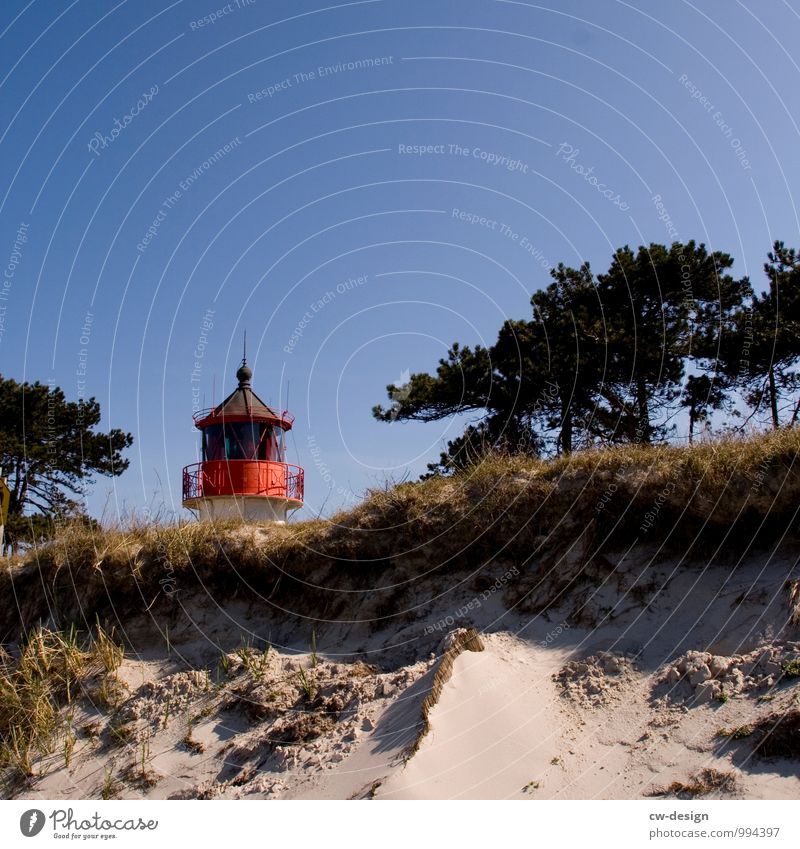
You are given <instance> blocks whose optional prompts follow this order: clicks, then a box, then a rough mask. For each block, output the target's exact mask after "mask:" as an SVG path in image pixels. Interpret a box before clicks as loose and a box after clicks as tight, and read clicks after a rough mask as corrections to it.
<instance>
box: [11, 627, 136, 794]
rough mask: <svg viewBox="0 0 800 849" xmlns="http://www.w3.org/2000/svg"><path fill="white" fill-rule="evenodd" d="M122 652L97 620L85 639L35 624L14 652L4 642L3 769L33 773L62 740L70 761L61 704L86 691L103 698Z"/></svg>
mask: <svg viewBox="0 0 800 849" xmlns="http://www.w3.org/2000/svg"><path fill="white" fill-rule="evenodd" d="M123 654H124V650H123V647H122V646H121V645H120V644H119V643H118V642H117V641H116V640H115V639H114V637H113V635H112V634H109V633H108V632H107V631H105V630H103V628H101V627H100V626H99V625H98V626H96V627H95V629H94V631H93V633H92V634H91V635H90V636H89V637H88V638H87V639H81V637H80V635H79V634H78V633H77V632H76V631H75V630H74V629H70V630H68V631H64V632H57V631H52V630H49V629H46V628H36V629H33V630H32V631H30V632H29V633H28V634H26V635H25V636H24V638H23V639H22V641H21V643H20V645H19V647H18V650H17V651H16V653H15V654H14V655H12V654H10V653H9V652H7V651H6V650H5V649H2V648H0V770H3V771H5V773H6V776H7V777H9V778H12V779H13V778H19V777H29V776H30V775H32V773H33V765H34V762H35V761H36V760H37V759H39V758H41V757H43V756H47V755H51V754H53V753H54V752H56V750H57V749H58V747H59V745H61V747H62V755H63V758H64V762H65V763H66V764H67V765H69V760H70V758H71V755H72V750H73V746H74V743H75V733H74V729H73V728H72V727H71V725H70V721H69V715H68V714H67V715H65V714H64V711H63V708H64V707H66V706H69V705H71V704H73V703H74V702H75V701H76V700H77V699H79V698H82V697H89V698H90V699H92V700H93V701H94V702H98V703H100V704H103V703H104V701H103V693H108V692H110V691H111V689H112V688H113V681H114V673H115V672H116V670H117V669H118V668H119V666H120V664H121V663H122V659H123Z"/></svg>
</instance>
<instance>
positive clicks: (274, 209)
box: [0, 0, 800, 518]
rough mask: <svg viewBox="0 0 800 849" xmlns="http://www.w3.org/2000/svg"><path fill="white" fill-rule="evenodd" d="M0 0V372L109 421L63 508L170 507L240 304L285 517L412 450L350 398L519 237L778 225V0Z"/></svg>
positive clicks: (539, 283) (437, 436)
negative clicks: (104, 461)
mask: <svg viewBox="0 0 800 849" xmlns="http://www.w3.org/2000/svg"><path fill="white" fill-rule="evenodd" d="M0 5H1V8H2V20H0V32H2V39H1V40H0V47H1V48H2V49H1V50H0V81H2V104H3V119H4V120H3V121H2V123H1V124H0V131H1V132H2V137H1V139H0V154H1V155H0V175H1V179H0V203H2V207H1V208H0V260H2V265H3V269H4V277H3V279H2V291H0V315H1V316H2V318H0V321H1V322H2V324H0V331H1V332H2V336H1V337H0V371H2V372H3V374H5V375H8V376H11V377H14V378H17V379H23V378H24V379H26V380H31V381H32V380H36V379H38V380H40V381H42V382H48V381H53V382H55V383H56V384H58V385H60V386H61V387H62V388H63V389H64V391H65V392H66V394H67V396H68V397H70V398H72V399H76V398H77V397H79V395H81V394H85V395H86V396H89V395H94V396H96V397H97V398H98V400H99V401H100V403H101V406H102V408H103V412H104V425H105V426H107V427H108V426H113V427H120V428H123V429H125V430H129V431H131V432H132V433H133V434H134V437H135V444H134V446H133V448H132V449H131V450H130V451H129V456H130V457H131V466H130V469H129V471H128V472H126V473H125V474H124V475H123V476H122V477H120V478H115V479H113V480H109V479H105V478H99V479H98V482H97V483H96V485H95V486H94V487H93V490H92V493H91V496H90V499H89V505H90V508H91V510H92V512H94V513H95V515H98V514H100V513H101V512H102V511H103V510H105V511H106V516H107V517H109V518H112V517H113V516H114V515H116V513H117V512H119V511H124V510H131V509H137V510H141V509H142V508H144V507H145V506H146V505H150V506H151V507H152V508H154V509H159V508H162V509H163V510H166V511H167V512H169V511H172V510H176V511H178V512H179V513H180V512H181V508H180V480H181V468H182V466H183V465H185V464H187V463H190V462H193V461H194V460H195V459H196V454H197V448H198V439H197V435H196V431H194V430H193V427H192V424H191V414H192V409H193V406H195V407H196V406H198V405H200V406H210V405H211V403H212V401H219V400H221V398H222V397H223V396H224V395H225V394H227V392H229V391H230V390H231V389H232V388H233V387H234V385H235V378H234V373H235V371H236V368H237V366H238V365H239V361H240V359H241V351H242V337H243V333H244V330H245V329H246V330H247V339H248V360H249V362H250V364H251V365H252V367H253V369H254V372H255V375H254V381H253V382H254V387H255V389H256V391H257V392H258V393H259V394H260V395H261V397H262V398H263V399H264V400H265V401H267V402H271V403H273V404H275V405H285V404H286V398H287V396H288V405H289V408H290V409H291V410H292V412H294V414H295V415H296V417H297V421H296V425H295V428H294V430H293V431H292V434H291V438H290V440H289V443H288V446H289V460H290V461H292V462H296V463H299V464H301V465H303V466H304V467H305V468H306V493H307V503H308V506H307V507H306V509H305V510H304V511H303V512H302V513H301V514H298V518H299V517H302V516H311V515H314V514H315V513H316V512H317V511H318V510H320V509H324V512H325V513H329V512H330V511H331V510H333V509H334V508H337V507H340V506H344V505H347V504H348V503H351V502H352V501H353V500H354V499H357V498H359V497H360V496H361V494H363V492H364V490H365V489H366V488H367V487H369V486H372V485H375V484H380V483H381V482H383V481H385V480H386V479H387V478H392V479H395V480H397V479H401V478H403V477H404V476H406V475H410V476H411V477H415V476H416V475H418V474H419V473H420V472H421V471H422V470H424V468H425V465H426V463H428V462H430V461H432V460H434V459H436V458H437V457H438V454H439V452H440V450H441V448H442V444H443V442H444V441H446V439H447V438H452V437H453V436H455V435H456V434H457V433H459V432H460V430H461V428H462V427H463V421H447V422H441V423H435V424H397V423H393V424H391V425H387V424H383V423H379V422H376V421H374V420H373V419H372V416H371V413H370V410H371V407H372V405H373V404H375V403H379V402H385V386H386V384H387V383H390V382H400V381H401V380H402V378H403V376H404V375H407V374H408V373H409V372H414V371H425V370H431V369H433V368H434V367H435V365H436V362H437V361H438V359H439V357H441V356H443V355H444V354H445V352H446V350H447V348H448V346H449V345H450V344H451V343H452V342H454V341H456V340H458V341H459V342H462V343H464V344H475V343H479V342H481V343H483V344H491V343H492V342H493V341H494V339H495V336H496V333H497V330H498V328H499V327H500V324H501V322H502V321H503V319H504V318H506V317H514V318H523V317H529V316H530V305H529V299H530V295H531V293H532V292H534V291H536V290H537V289H539V288H541V287H543V286H545V285H546V284H547V283H548V282H549V275H548V271H547V268H548V265H555V264H557V263H558V262H560V261H563V262H565V263H567V264H569V265H578V264H580V263H581V262H583V261H584V260H589V261H590V262H591V263H592V265H593V267H594V268H595V269H596V270H604V269H605V268H606V267H607V265H608V261H609V258H610V255H611V252H612V250H613V249H614V248H615V247H618V246H621V245H624V244H630V245H632V246H635V245H638V244H642V243H649V242H670V241H672V240H673V239H675V238H679V239H689V238H696V239H697V240H701V241H704V242H706V244H707V245H709V247H710V248H711V249H714V250H725V251H728V252H730V253H732V254H733V255H734V257H735V258H736V266H735V268H734V270H735V271H737V272H739V273H745V272H747V273H749V274H750V275H751V276H752V278H753V282H754V283H755V284H756V285H757V287H759V288H760V287H761V286H762V285H763V277H762V271H761V265H762V263H763V261H764V258H765V255H766V252H767V251H768V249H769V247H770V244H771V242H772V240H773V239H775V238H782V239H784V240H785V241H786V242H787V243H789V244H794V245H797V244H800V234H798V229H799V225H798V211H797V208H796V205H795V200H794V197H793V194H794V189H795V188H796V186H797V185H798V176H799V175H798V170H800V155H798V150H799V149H800V148H799V146H798V123H797V122H798V121H800V108H798V107H799V106H800V104H798V93H799V92H800V85H798V82H799V78H800V73H799V72H800V68H799V67H798V64H797V63H798V61H800V57H798V54H797V50H796V45H797V44H798V43H800V3H798V2H797V0H769V2H766V3H765V2H756V0H747V2H737V0H726V2H722V0H702V2H695V3H690V2H684V0H672V2H668V3H665V2H650V0H632V2H630V3H628V2H621V0H591V2H590V0H559V2H556V0H550V2H549V3H540V4H537V3H533V2H522V0H520V2H511V0H502V2H500V1H498V2H494V0H474V2H470V1H469V0H467V1H466V2H465V0H459V2H456V0H450V2H444V0H424V2H420V1H419V0H398V1H397V2H395V0H365V2H350V3H335V2H333V0H331V2H330V3H326V2H324V0H315V2H307V0H292V2H288V1H287V2H268V0H250V2H246V0H238V3H237V2H236V0H231V2H230V3H228V4H227V5H225V3H224V2H223V0H216V3H212V2H205V0H183V2H174V3H171V4H170V3H169V2H168V0H121V2H115V0H75V2H69V0H31V2H26V1H25V0H2V4H0ZM589 169H592V170H589ZM593 178H596V179H593ZM657 196H660V202H657V201H654V197H657ZM659 203H660V204H661V205H660V206H659ZM666 216H669V220H667V219H666ZM9 275H10V276H9ZM198 346H200V347H198ZM199 354H201V355H202V356H199Z"/></svg>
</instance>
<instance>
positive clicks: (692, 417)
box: [689, 404, 695, 445]
mask: <svg viewBox="0 0 800 849" xmlns="http://www.w3.org/2000/svg"><path fill="white" fill-rule="evenodd" d="M694 422H695V408H694V404H692V406H691V407H689V445H691V444H692V442H694Z"/></svg>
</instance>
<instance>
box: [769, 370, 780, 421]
mask: <svg viewBox="0 0 800 849" xmlns="http://www.w3.org/2000/svg"><path fill="white" fill-rule="evenodd" d="M769 405H770V409H771V410H772V428H773V430H777V429H778V428H779V427H780V422H779V421H778V390H777V389H776V387H775V368H774V366H772V365H771V366H770V367H769Z"/></svg>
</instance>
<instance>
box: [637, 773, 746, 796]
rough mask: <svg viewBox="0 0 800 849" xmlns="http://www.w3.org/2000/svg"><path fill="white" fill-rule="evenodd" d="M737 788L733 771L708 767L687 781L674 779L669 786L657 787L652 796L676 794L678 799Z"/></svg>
mask: <svg viewBox="0 0 800 849" xmlns="http://www.w3.org/2000/svg"><path fill="white" fill-rule="evenodd" d="M735 789H736V777H735V776H734V774H733V773H732V772H721V771H720V770H718V769H713V768H711V767H708V768H706V769H703V770H701V771H700V772H699V773H698V774H697V775H693V776H692V777H691V778H690V779H689V781H688V782H687V783H684V782H683V781H673V782H672V784H670V785H669V787H663V788H657V789H655V790H653V791H652V792H651V793H649V794H648V795H650V796H676V797H677V798H678V799H694V798H696V797H697V796H707V795H708V794H709V793H732V792H733V791H734V790H735Z"/></svg>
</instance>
